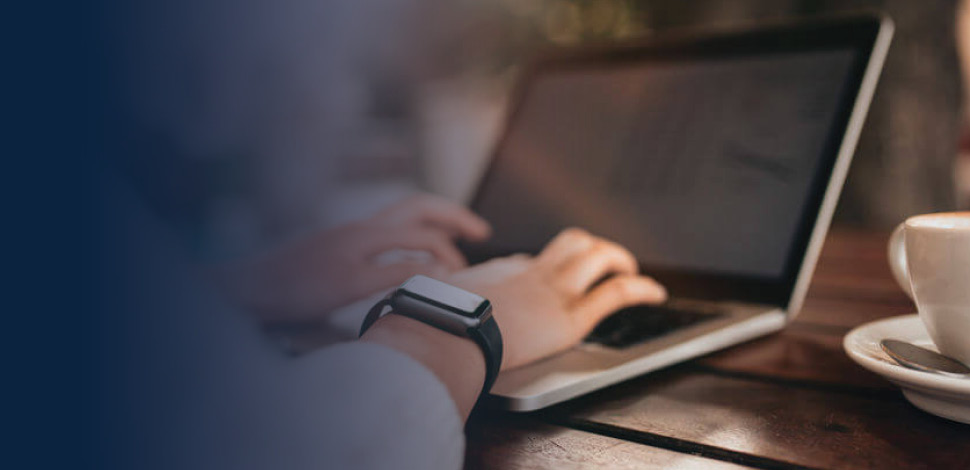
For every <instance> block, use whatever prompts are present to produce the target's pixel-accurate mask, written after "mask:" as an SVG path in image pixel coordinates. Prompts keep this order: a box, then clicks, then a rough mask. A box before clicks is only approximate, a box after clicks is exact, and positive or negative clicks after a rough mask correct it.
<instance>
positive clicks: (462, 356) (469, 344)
mask: <svg viewBox="0 0 970 470" xmlns="http://www.w3.org/2000/svg"><path fill="white" fill-rule="evenodd" d="M361 340H362V341H366V342H370V343H376V344H381V345H384V346H387V347H390V348H392V349H395V350H397V351H399V352H401V353H404V354H407V355H408V356H410V357H411V358H412V359H414V360H416V361H418V362H420V363H421V364H423V365H424V366H425V367H427V368H428V369H429V370H431V372H432V373H434V374H435V376H437V377H438V380H440V381H441V382H442V383H443V384H444V385H445V387H446V388H447V389H448V392H449V393H450V394H451V396H452V399H453V400H454V401H455V404H456V406H457V407H458V412H459V414H460V415H461V416H462V417H463V418H466V417H467V416H468V414H469V413H470V412H471V409H472V408H473V407H474V406H475V402H476V401H477V400H478V396H479V394H480V393H481V392H482V387H483V385H484V383H485V356H484V354H483V353H482V350H481V348H480V347H479V346H478V345H477V344H476V343H475V342H474V341H473V340H471V339H470V338H464V337H459V336H455V335H453V334H450V333H448V332H445V331H442V330H440V329H438V328H435V327H433V326H430V325H427V324H424V323H422V322H420V321H418V320H414V319H411V318H408V317H405V316H402V315H385V316H384V317H382V318H381V319H379V320H378V321H377V322H376V323H375V324H374V326H373V327H371V328H370V329H368V330H367V332H366V333H365V334H364V335H363V336H362V337H361Z"/></svg>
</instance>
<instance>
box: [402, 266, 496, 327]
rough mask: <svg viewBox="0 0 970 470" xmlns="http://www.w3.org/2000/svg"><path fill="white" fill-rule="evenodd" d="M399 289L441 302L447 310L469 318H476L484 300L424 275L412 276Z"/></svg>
mask: <svg viewBox="0 0 970 470" xmlns="http://www.w3.org/2000/svg"><path fill="white" fill-rule="evenodd" d="M401 289H403V290H405V291H408V292H409V293H411V294H415V295H417V296H420V297H423V298H424V299H426V300H430V301H432V302H436V303H439V304H443V305H444V306H446V307H449V310H451V311H453V312H455V313H458V314H460V315H463V316H465V317H469V318H477V317H478V316H479V315H480V314H481V312H479V306H481V305H482V303H483V302H485V301H486V300H485V298H484V297H482V296H480V295H476V294H473V293H471V292H468V291H466V290H464V289H459V288H457V287H455V286H452V285H449V284H445V283H444V282H441V281H437V280H434V279H431V278H430V277H425V276H414V277H412V278H411V279H409V280H408V281H407V282H405V283H404V285H402V286H401Z"/></svg>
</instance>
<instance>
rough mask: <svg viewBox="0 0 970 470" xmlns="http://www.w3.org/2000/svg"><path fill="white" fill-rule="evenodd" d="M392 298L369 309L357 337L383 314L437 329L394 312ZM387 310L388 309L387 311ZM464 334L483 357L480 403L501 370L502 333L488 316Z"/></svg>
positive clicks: (392, 295)
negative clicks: (403, 317) (482, 383)
mask: <svg viewBox="0 0 970 470" xmlns="http://www.w3.org/2000/svg"><path fill="white" fill-rule="evenodd" d="M393 297H394V293H393V292H392V293H391V294H388V295H387V297H385V298H384V299H382V300H381V301H380V302H378V303H377V304H375V305H374V306H373V307H371V309H370V311H368V312H367V316H366V317H364V321H363V323H361V325H360V332H359V334H358V337H360V336H363V335H364V333H365V332H366V331H367V330H368V329H370V327H371V326H373V325H374V323H375V322H377V320H378V319H380V318H381V317H382V316H384V314H385V313H395V314H400V315H403V316H405V317H408V318H412V319H414V320H418V321H421V322H422V323H425V324H427V325H430V326H432V327H436V328H437V325H434V324H431V323H428V322H425V321H423V320H421V319H418V318H414V317H413V316H411V315H408V313H407V312H401V311H396V310H394V309H393V305H392V299H393ZM388 308H390V309H389V310H388ZM489 308H491V307H489ZM385 310H386V312H385ZM465 334H466V336H467V337H468V338H469V339H471V340H473V341H475V342H476V343H477V344H478V346H479V347H480V348H481V349H482V353H483V355H484V356H485V383H484V385H483V387H482V395H481V396H480V397H479V401H481V399H483V398H484V397H485V394H487V393H488V392H489V391H490V390H491V389H492V385H493V384H495V379H497V378H498V373H499V370H501V368H502V356H503V346H502V333H501V331H500V330H499V327H498V322H496V321H495V318H494V317H492V316H491V315H489V316H488V318H487V319H486V320H485V321H483V322H482V323H481V324H480V325H479V326H478V328H469V329H468V330H467V331H466V332H465Z"/></svg>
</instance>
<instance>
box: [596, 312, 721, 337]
mask: <svg viewBox="0 0 970 470" xmlns="http://www.w3.org/2000/svg"><path fill="white" fill-rule="evenodd" d="M722 316H724V315H723V314H721V313H716V312H697V311H691V310H685V309H678V308H672V307H669V306H665V305H656V306H655V305H638V306H635V307H630V308H625V309H623V310H620V311H618V312H616V313H614V314H613V315H611V316H609V317H607V318H606V319H604V320H603V321H602V322H600V324H599V325H597V326H596V328H595V329H594V330H593V332H592V333H590V334H589V336H587V337H586V340H585V341H586V342H587V343H596V344H601V345H603V346H607V347H611V348H626V347H630V346H633V345H637V344H640V343H643V342H644V341H647V340H651V339H654V338H658V337H660V336H663V335H666V334H668V333H672V332H674V331H677V330H681V329H683V328H687V327H689V326H692V325H696V324H698V323H702V322H705V321H709V320H714V319H716V318H721V317H722Z"/></svg>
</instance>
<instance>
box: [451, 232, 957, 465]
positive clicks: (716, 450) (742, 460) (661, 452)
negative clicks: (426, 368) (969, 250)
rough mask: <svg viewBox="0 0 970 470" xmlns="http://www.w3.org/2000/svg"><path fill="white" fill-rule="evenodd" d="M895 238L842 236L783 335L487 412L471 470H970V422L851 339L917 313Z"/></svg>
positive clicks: (834, 237)
mask: <svg viewBox="0 0 970 470" xmlns="http://www.w3.org/2000/svg"><path fill="white" fill-rule="evenodd" d="M887 238H888V234H886V233H869V232H860V231H845V230H841V231H835V232H833V233H832V234H831V235H830V236H829V237H828V239H827V240H826V245H825V248H824V250H823V252H822V256H821V259H820V261H819V264H818V267H817V269H816V274H815V277H814V278H813V282H812V285H811V287H810V288H809V294H808V298H807V299H806V302H805V306H804V308H803V310H802V312H801V313H800V315H799V316H798V317H797V318H796V319H795V321H794V322H793V323H791V324H790V325H789V326H788V327H787V328H786V329H785V330H784V331H782V332H780V333H777V334H774V335H771V336H768V337H765V338H760V339H756V340H753V341H749V342H747V343H744V344H740V345H737V346H735V347H732V348H728V349H726V350H723V351H719V352H716V353H713V354H710V355H708V356H705V357H701V358H698V359H696V360H694V361H690V362H688V363H685V364H681V365H677V366H674V367H671V368H668V369H666V370H663V371H659V372H656V373H652V374H647V375H644V376H641V377H639V378H637V379H634V380H631V381H627V382H625V383H622V384H619V385H616V386H613V387H610V388H607V389H604V390H600V391H598V392H595V393H593V394H590V395H587V396H585V397H580V398H578V399H576V400H572V401H570V402H566V403H563V404H560V405H558V406H555V407H552V408H550V409H547V410H542V411H539V412H535V413H531V414H526V415H515V414H510V413H503V412H498V411H489V410H485V411H482V412H479V413H478V416H477V417H476V418H475V419H473V420H472V421H471V422H470V424H469V426H468V453H467V466H468V468H473V469H481V468H514V469H518V468H529V469H545V468H550V469H552V468H739V467H740V468H744V467H747V468H763V469H804V468H826V469H829V468H830V469H857V468H865V469H868V468H872V469H894V468H914V469H924V468H925V469H951V468H952V469H970V426H968V425H964V424H958V423H954V422H951V421H947V420H945V419H942V418H938V417H935V416H932V415H929V414H926V413H924V412H922V411H920V410H918V409H916V408H915V407H913V406H912V405H910V404H909V403H908V402H906V401H905V400H904V399H903V397H902V394H901V393H900V392H899V390H898V389H897V388H896V387H895V386H893V385H892V384H890V383H889V382H887V381H885V380H883V379H882V378H880V377H878V376H877V375H874V374H872V373H870V372H868V371H866V370H864V369H862V368H861V367H859V366H857V365H856V364H855V363H853V362H852V361H850V360H849V358H848V357H847V356H846V355H845V352H844V351H843V350H842V338H843V336H844V335H845V334H846V333H847V332H848V331H849V330H850V329H852V328H854V327H856V326H858V325H860V324H863V323H865V322H868V321H872V320H875V319H879V318H884V317H889V316H894V315H903V314H908V313H913V312H914V311H915V307H914V306H913V304H912V302H911V301H910V300H909V299H908V298H907V297H906V296H905V295H904V294H903V293H902V291H900V290H899V288H898V286H897V285H896V283H895V280H894V279H893V278H892V276H891V274H890V272H889V269H888V265H887V261H886V249H885V246H886V240H887Z"/></svg>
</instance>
